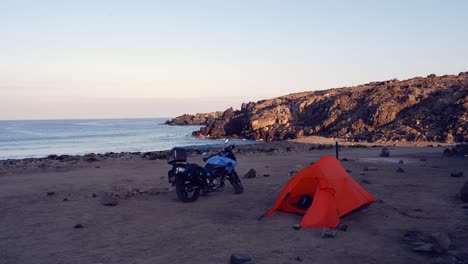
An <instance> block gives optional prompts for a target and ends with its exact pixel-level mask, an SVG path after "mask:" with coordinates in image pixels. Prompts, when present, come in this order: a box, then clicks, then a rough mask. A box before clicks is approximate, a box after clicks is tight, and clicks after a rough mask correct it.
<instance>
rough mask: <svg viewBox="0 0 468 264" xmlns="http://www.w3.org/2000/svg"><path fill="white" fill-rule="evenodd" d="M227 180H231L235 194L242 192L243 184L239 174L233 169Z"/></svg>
mask: <svg viewBox="0 0 468 264" xmlns="http://www.w3.org/2000/svg"><path fill="white" fill-rule="evenodd" d="M229 181H230V182H231V184H232V187H234V191H235V194H241V193H243V192H244V186H242V182H241V181H240V179H239V175H237V172H236V171H235V170H233V171H232V172H231V174H230V175H229Z"/></svg>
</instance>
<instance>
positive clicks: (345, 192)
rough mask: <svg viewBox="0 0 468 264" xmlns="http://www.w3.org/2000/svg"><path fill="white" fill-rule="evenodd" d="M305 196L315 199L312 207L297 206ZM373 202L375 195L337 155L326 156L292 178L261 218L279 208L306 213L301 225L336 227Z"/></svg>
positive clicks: (307, 226)
mask: <svg viewBox="0 0 468 264" xmlns="http://www.w3.org/2000/svg"><path fill="white" fill-rule="evenodd" d="M303 195H309V196H310V197H312V198H313V200H312V204H311V205H310V207H309V208H306V209H301V208H298V207H297V206H295V205H296V204H297V203H298V202H299V200H300V198H301V196H303ZM373 201H375V198H374V197H373V196H372V195H371V194H370V193H369V192H367V191H366V190H365V189H364V188H363V187H362V186H360V185H359V184H358V183H357V182H356V181H354V180H353V178H352V177H351V176H350V175H349V174H348V173H347V172H346V170H345V169H344V168H343V166H342V165H341V163H340V162H339V161H338V160H337V159H336V158H334V157H332V156H324V157H322V158H321V159H320V160H319V161H317V162H316V163H314V164H313V165H310V166H308V167H306V168H304V169H303V170H301V171H299V172H298V173H297V174H296V175H295V176H294V177H293V178H291V179H290V180H289V182H288V183H287V184H286V186H285V187H284V188H283V190H282V191H281V193H280V194H279V196H278V198H277V199H276V202H275V204H274V205H273V208H272V209H271V210H270V211H268V212H266V213H265V214H264V215H263V216H262V217H261V218H263V217H264V216H269V215H271V214H273V212H275V211H276V210H280V211H284V212H289V213H297V214H300V215H303V216H304V217H303V218H302V220H301V223H300V226H301V227H305V228H322V227H328V228H336V227H337V226H338V224H339V223H340V217H342V216H344V215H346V214H347V213H349V212H351V211H353V210H355V209H357V208H359V207H361V206H363V205H366V204H369V203H372V202H373Z"/></svg>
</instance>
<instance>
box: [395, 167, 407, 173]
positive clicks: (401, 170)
mask: <svg viewBox="0 0 468 264" xmlns="http://www.w3.org/2000/svg"><path fill="white" fill-rule="evenodd" d="M396 172H398V173H403V172H405V170H404V169H402V168H398V169H397V170H396Z"/></svg>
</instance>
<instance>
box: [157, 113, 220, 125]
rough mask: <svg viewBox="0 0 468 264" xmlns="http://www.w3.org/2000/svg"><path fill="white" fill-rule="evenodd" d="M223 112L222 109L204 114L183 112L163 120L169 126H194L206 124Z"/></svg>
mask: <svg viewBox="0 0 468 264" xmlns="http://www.w3.org/2000/svg"><path fill="white" fill-rule="evenodd" d="M222 114H223V112H222V111H220V112H212V113H206V114H200V113H199V114H196V115H189V114H185V115H182V116H179V117H177V118H174V119H172V120H167V121H166V122H165V124H166V125H171V126H196V125H202V126H205V125H208V124H211V123H213V122H214V120H215V119H216V118H218V117H220V116H221V115H222Z"/></svg>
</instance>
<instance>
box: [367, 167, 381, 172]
mask: <svg viewBox="0 0 468 264" xmlns="http://www.w3.org/2000/svg"><path fill="white" fill-rule="evenodd" d="M377 170H378V169H377V168H376V167H365V168H364V171H377Z"/></svg>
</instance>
